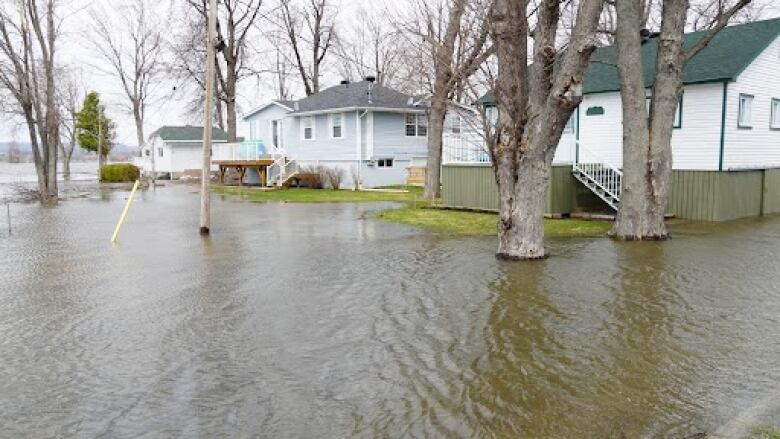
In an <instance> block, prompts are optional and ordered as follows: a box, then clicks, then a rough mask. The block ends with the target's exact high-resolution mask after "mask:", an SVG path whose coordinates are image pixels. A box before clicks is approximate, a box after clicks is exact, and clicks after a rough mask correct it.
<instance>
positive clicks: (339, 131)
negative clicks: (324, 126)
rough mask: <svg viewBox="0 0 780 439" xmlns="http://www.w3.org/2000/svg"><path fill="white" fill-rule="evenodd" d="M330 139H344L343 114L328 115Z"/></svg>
mask: <svg viewBox="0 0 780 439" xmlns="http://www.w3.org/2000/svg"><path fill="white" fill-rule="evenodd" d="M330 137H331V139H343V138H344V113H337V114H331V115H330Z"/></svg>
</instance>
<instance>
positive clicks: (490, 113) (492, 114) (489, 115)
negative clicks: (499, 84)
mask: <svg viewBox="0 0 780 439" xmlns="http://www.w3.org/2000/svg"><path fill="white" fill-rule="evenodd" d="M485 118H486V119H487V120H488V122H490V124H491V125H493V126H496V124H498V107H494V106H489V107H485Z"/></svg>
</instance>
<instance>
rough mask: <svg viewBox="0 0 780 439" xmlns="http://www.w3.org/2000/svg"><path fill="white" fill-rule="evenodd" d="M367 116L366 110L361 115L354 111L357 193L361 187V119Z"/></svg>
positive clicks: (358, 111)
mask: <svg viewBox="0 0 780 439" xmlns="http://www.w3.org/2000/svg"><path fill="white" fill-rule="evenodd" d="M366 114H368V110H363V114H360V110H355V115H356V116H357V117H356V120H357V122H356V126H357V132H356V135H355V139H357V141H356V143H357V184H356V185H355V190H356V191H359V190H360V189H361V186H362V182H363V177H362V175H361V168H362V167H363V125H362V124H361V119H363V117H365V115H366Z"/></svg>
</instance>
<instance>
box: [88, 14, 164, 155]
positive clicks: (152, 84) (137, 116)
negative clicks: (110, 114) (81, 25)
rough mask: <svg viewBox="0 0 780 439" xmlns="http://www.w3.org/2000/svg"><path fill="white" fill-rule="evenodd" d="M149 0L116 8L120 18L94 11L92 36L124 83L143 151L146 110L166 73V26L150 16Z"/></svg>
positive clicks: (113, 72) (99, 50)
mask: <svg viewBox="0 0 780 439" xmlns="http://www.w3.org/2000/svg"><path fill="white" fill-rule="evenodd" d="M147 1H148V0H130V1H129V2H128V3H125V4H123V5H121V6H120V7H118V8H116V9H117V11H118V12H119V16H120V17H121V18H119V19H109V18H108V16H107V15H106V14H105V13H103V12H102V11H101V10H100V9H98V8H95V9H94V10H93V11H92V21H93V28H92V31H91V33H90V35H91V37H90V39H91V40H92V43H93V45H94V47H95V48H96V49H97V53H98V54H99V55H100V56H101V58H103V59H104V60H105V61H106V62H107V63H108V65H110V66H111V74H113V76H115V77H116V78H117V79H118V80H119V82H120V83H121V84H122V90H123V91H124V93H125V96H126V97H127V99H128V101H129V102H128V107H127V109H128V112H129V113H130V114H132V115H133V121H134V122H135V133H136V141H137V142H138V148H142V147H143V144H144V142H145V141H146V137H145V136H144V122H145V119H146V109H147V107H148V105H149V104H150V103H151V101H152V100H153V99H154V96H155V89H156V86H157V85H158V84H159V78H160V76H161V73H162V72H163V70H162V69H161V65H160V62H159V61H160V56H161V54H162V26H161V24H160V23H159V22H158V21H157V20H156V19H155V14H153V13H149V9H148V4H147Z"/></svg>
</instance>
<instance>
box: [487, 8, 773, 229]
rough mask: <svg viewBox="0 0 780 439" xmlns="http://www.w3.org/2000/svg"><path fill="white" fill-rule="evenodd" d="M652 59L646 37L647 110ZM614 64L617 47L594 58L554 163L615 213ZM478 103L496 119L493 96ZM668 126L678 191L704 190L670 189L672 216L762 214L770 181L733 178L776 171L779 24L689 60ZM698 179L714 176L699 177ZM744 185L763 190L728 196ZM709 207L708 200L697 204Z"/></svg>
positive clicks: (618, 157)
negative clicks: (738, 203)
mask: <svg viewBox="0 0 780 439" xmlns="http://www.w3.org/2000/svg"><path fill="white" fill-rule="evenodd" d="M703 35H704V33H703V32H695V33H689V34H686V35H685V38H684V45H685V46H686V47H690V46H691V45H693V44H694V43H695V42H696V41H698V40H699V39H700V38H701V37H702V36H703ZM656 51H657V38H655V37H654V36H651V37H650V38H649V39H648V40H647V41H646V42H645V43H644V47H643V64H644V72H645V84H646V86H647V87H648V88H647V90H646V94H647V96H648V105H649V104H650V99H649V97H650V96H651V93H652V85H653V83H652V79H653V72H654V70H655V63H656ZM616 58H617V53H616V48H615V47H614V46H609V47H602V48H599V49H598V50H597V51H596V52H595V53H594V55H593V57H592V59H591V62H590V66H589V68H588V70H587V72H586V75H585V81H584V84H583V92H584V97H583V101H582V103H581V104H580V106H579V107H578V108H577V110H576V111H575V113H574V115H573V116H572V119H571V120H570V122H569V124H568V125H567V126H566V129H565V131H564V135H563V137H562V139H561V142H560V144H559V146H558V149H557V151H556V155H555V158H554V162H553V164H554V165H557V166H570V167H571V168H572V173H573V175H574V177H575V178H576V179H577V180H579V181H580V182H581V183H582V184H584V185H585V186H586V187H588V188H589V189H591V190H592V191H593V192H594V193H595V194H596V195H598V196H599V197H600V198H602V199H603V200H604V201H605V202H606V203H607V204H609V205H610V206H611V207H613V208H615V209H616V208H617V206H618V204H619V202H620V191H621V189H622V185H621V184H622V174H621V170H622V168H623V154H622V152H623V151H622V148H623V146H622V135H623V131H622V110H621V99H620V81H619V76H618V70H617V63H616ZM482 102H483V104H484V105H486V107H488V111H495V107H494V103H493V99H492V97H491V96H490V95H489V94H488V95H487V96H485V97H484V98H483V99H482ZM674 121H675V122H674V123H675V125H674V133H673V135H672V151H673V169H674V170H675V182H674V185H675V186H677V185H683V183H682V181H687V180H686V179H699V180H701V181H702V182H704V183H701V184H700V186H701V187H700V189H699V190H697V191H693V192H687V193H688V195H685V197H683V195H681V194H682V192H684V191H688V189H689V188H688V187H686V188H684V189H680V190H677V191H675V190H674V188H673V192H674V194H673V200H672V201H670V204H671V206H670V209H672V210H673V211H674V212H675V213H678V214H679V213H680V212H681V211H686V210H687V209H689V208H690V209H693V208H692V207H691V206H693V205H699V208H702V209H711V210H712V209H714V210H712V212H709V213H707V214H706V215H688V217H695V218H698V217H702V218H716V219H723V218H731V217H738V216H748V215H742V214H740V213H733V212H728V207H727V206H726V205H727V204H728V203H729V202H727V201H726V200H727V199H732V198H733V199H736V198H739V197H742V198H743V204H744V199H745V198H746V197H748V193H749V194H750V195H749V197H750V198H751V201H750V203H751V207H750V208H749V209H746V210H745V211H750V212H754V211H756V209H758V211H760V212H766V211H767V210H766V209H767V206H766V203H767V200H768V199H767V195H766V194H767V193H768V192H767V188H766V187H765V186H766V185H767V184H771V183H767V182H768V181H770V180H768V179H767V178H764V177H762V176H758V174H755V173H754V174H755V175H753V174H750V173H748V172H742V173H739V172H737V171H747V170H773V169H774V168H780V18H778V19H772V20H764V21H758V22H753V23H748V24H741V25H734V26H730V27H727V28H725V29H723V30H722V31H721V32H720V33H719V34H718V35H717V36H716V37H715V38H714V39H713V40H712V41H711V43H710V44H709V45H708V46H707V47H706V48H705V49H704V50H702V51H701V52H700V53H699V54H698V55H697V56H695V57H694V58H692V59H691V60H690V61H689V62H688V64H687V65H686V67H685V70H684V72H683V93H682V97H681V98H680V103H679V106H678V108H677V111H676V114H675V115H674ZM703 172H712V173H714V174H712V175H709V176H706V177H703V176H704V174H702V173H703ZM697 173H698V174H697ZM768 175H770V174H767V176H768ZM771 175H774V171H773V172H772V174H771ZM772 178H774V177H772ZM729 179H730V180H729ZM743 180H744V181H745V182H747V181H748V180H750V181H753V180H756V184H758V183H760V181H762V180H763V181H764V183H761V184H762V185H764V186H762V187H761V188H760V190H759V189H756V190H755V191H753V190H752V189H751V190H747V189H740V190H739V192H740V193H739V194H731V193H728V194H727V192H728V191H731V192H734V189H733V188H734V187H736V186H735V185H736V184H737V183H735V182H737V181H743ZM697 181H698V180H697ZM697 184H699V183H697ZM740 184H741V183H740ZM745 185H748V186H749V185H753V183H750V184H748V183H745ZM740 187H747V186H740ZM728 188H731V189H728ZM773 188H774V186H772V187H770V188H769V189H773ZM778 189H780V188H778ZM753 192H756V193H755V194H754V193H753ZM759 192H761V194H763V195H761V194H759ZM778 193H780V191H778ZM714 194H715V195H714ZM718 194H720V195H718ZM721 195H722V196H721ZM707 197H709V198H707ZM752 198H755V200H752ZM705 199H708V200H709V201H702V200H705ZM713 200H714V201H713ZM778 202H780V200H778ZM761 203H763V204H762V206H758V204H761ZM715 204H717V205H716V206H715ZM752 204H756V206H752ZM713 206H714V207H713ZM757 206H758V207H757ZM719 209H722V210H719ZM772 209H774V207H772ZM716 211H717V212H716ZM732 213H733V214H732ZM681 216H684V215H681Z"/></svg>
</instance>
